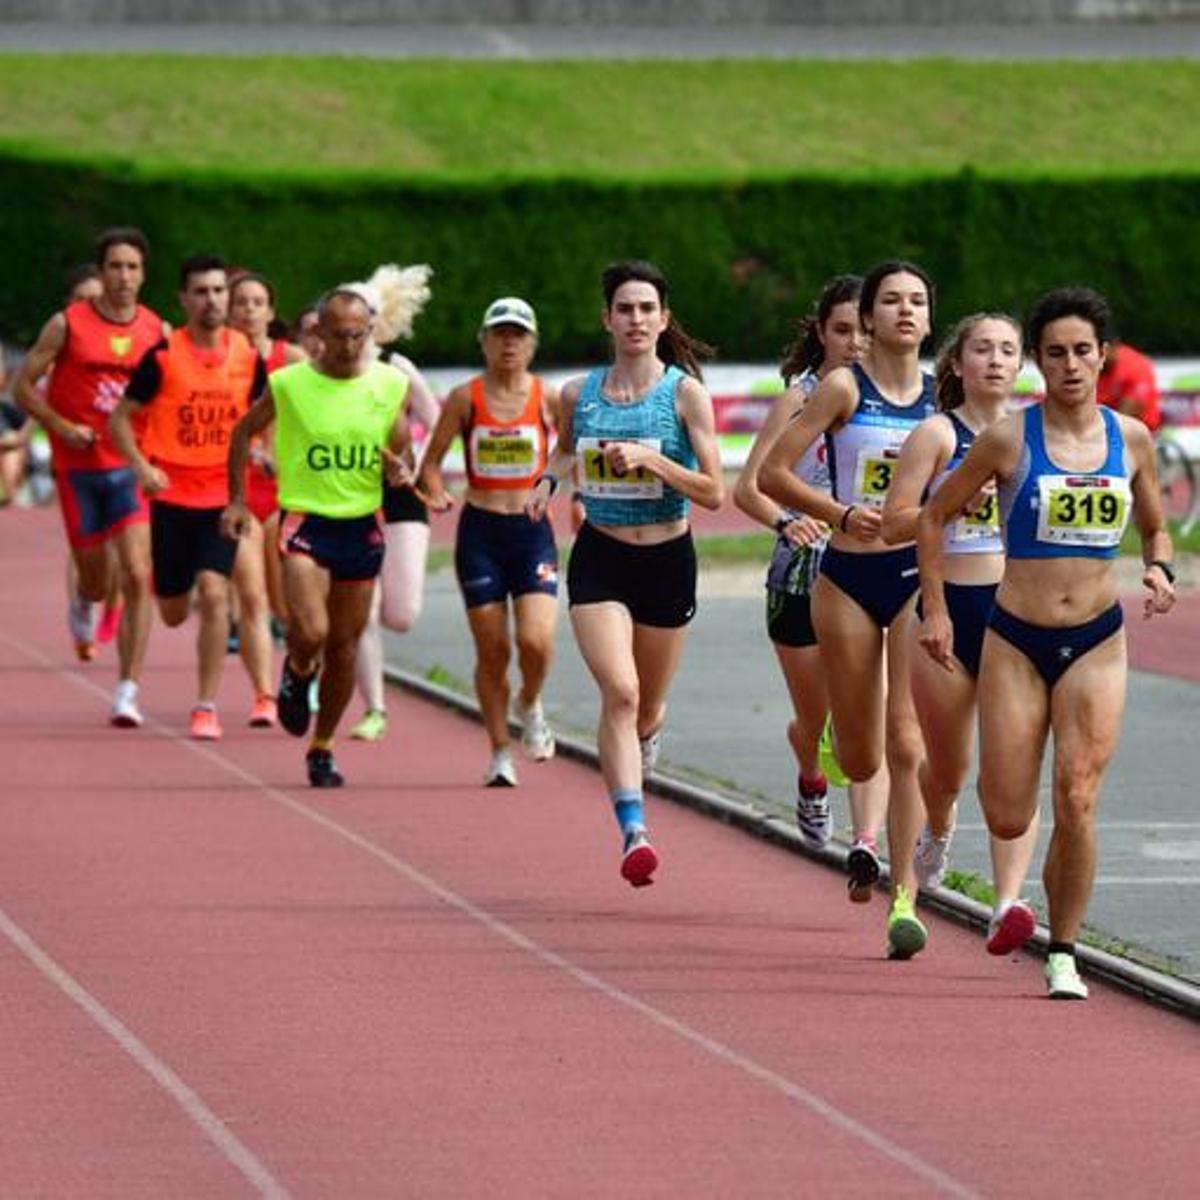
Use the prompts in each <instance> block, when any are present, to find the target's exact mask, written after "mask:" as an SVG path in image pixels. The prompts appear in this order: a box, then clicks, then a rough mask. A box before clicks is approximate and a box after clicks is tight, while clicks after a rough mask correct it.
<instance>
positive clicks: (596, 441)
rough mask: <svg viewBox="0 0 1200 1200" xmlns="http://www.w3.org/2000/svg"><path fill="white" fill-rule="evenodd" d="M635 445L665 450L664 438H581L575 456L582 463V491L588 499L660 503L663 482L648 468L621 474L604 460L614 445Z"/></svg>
mask: <svg viewBox="0 0 1200 1200" xmlns="http://www.w3.org/2000/svg"><path fill="white" fill-rule="evenodd" d="M615 441H620V442H635V443H636V444H637V445H639V446H647V447H649V449H651V450H657V451H661V450H662V439H661V438H577V439H576V441H575V455H576V459H577V461H578V463H579V490H580V491H581V492H582V493H583V494H584V495H585V496H592V497H594V498H599V497H604V498H606V499H620V500H660V499H662V494H663V481H662V480H661V479H659V477H658V476H657V475H654V474H653V473H651V472H650V471H647V470H646V468H645V467H637V468H635V469H634V470H632V471H618V470H617V468H616V467H614V466H613V465H612V463H610V462H609V461H608V459H607V458H605V457H604V447H605V446H606V445H608V444H609V443H610V442H615Z"/></svg>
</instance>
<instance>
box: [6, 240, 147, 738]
mask: <svg viewBox="0 0 1200 1200" xmlns="http://www.w3.org/2000/svg"><path fill="white" fill-rule="evenodd" d="M149 249H150V247H149V243H148V242H147V240H146V235H145V234H144V233H142V232H141V230H139V229H132V228H114V229H108V230H106V231H105V232H104V233H102V234H101V235H100V238H99V240H98V242H97V247H96V262H97V265H98V266H99V268H100V283H101V288H102V291H101V294H100V296H99V297H97V298H96V299H95V300H78V301H76V302H75V303H73V304H68V305H67V307H66V308H65V309H63V310H62V311H61V312H58V313H55V314H54V316H52V317H51V318H50V320H49V321H47V322H46V325H45V327H44V328H43V329H42V332H41V333H40V334H39V336H38V340H37V341H36V342H35V343H34V345H33V347H32V348H31V349H30V351H29V353H28V354H27V355H26V356H25V361H24V362H23V363H22V365H21V371H20V374H19V375H18V376H17V380H16V382H15V384H14V386H13V392H14V394H15V396H16V398H17V400H18V402H19V403H20V405H21V407H22V408H24V409H25V410H26V411H27V412H28V413H29V414H30V415H31V416H32V417H34V418H35V419H36V420H37V421H39V422H40V423H41V424H42V425H43V426H44V427H45V429H46V431H47V433H49V435H50V443H51V447H52V453H53V464H54V478H55V483H56V484H57V491H58V498H59V503H60V504H61V506H62V512H63V520H64V522H65V524H66V528H67V541H68V543H69V544H70V547H71V554H72V556H73V558H74V560H75V566H76V569H77V573H78V578H79V584H78V591H77V593H76V594H75V595H73V596H72V598H71V606H70V614H69V621H68V623H69V625H70V628H71V634H72V636H73V638H74V640H75V650H76V653H77V654H78V655H79V657H80V659H82V660H83V661H85V662H86V661H88V660H90V659H91V658H93V657H94V656H95V652H96V651H95V626H96V617H95V606H96V604H97V603H98V602H99V601H101V600H103V599H104V598H105V597H106V596H107V595H108V594H109V583H110V572H111V570H112V567H111V559H110V555H109V552H108V550H109V546H108V544H109V543H110V542H111V543H113V545H114V546H115V547H116V551H117V563H118V569H119V571H120V582H121V592H122V596H123V599H124V611H123V614H122V618H121V627H120V633H119V635H118V638H117V654H118V658H119V663H120V676H119V679H118V682H117V689H116V693H115V695H114V697H113V707H112V723H113V724H114V725H116V726H119V727H125V728H134V727H136V726H138V725H140V724H141V723H142V714H141V712H140V711H139V709H138V704H137V692H138V679H139V677H140V675H141V669H142V662H143V660H144V658H145V655H146V642H147V640H148V638H149V636H150V614H151V611H152V599H151V593H150V537H149V532H148V529H147V525H146V522H147V519H148V516H149V513H148V510H147V508H146V502H145V499H144V498H143V496H142V493H141V490H140V489H139V488H138V484H137V479H136V477H135V475H134V473H133V471H132V470H131V469H130V467H129V464H128V463H127V462H126V461H125V460H124V458H123V457H122V456H121V454H120V453H119V452H118V450H117V447H116V446H115V445H114V444H113V441H112V439H111V437H110V436H109V431H108V418H109V415H110V414H111V413H112V411H113V408H114V407H115V406H116V403H117V401H118V400H119V399H120V396H121V393H122V392H123V391H124V390H125V385H126V383H128V381H129V377H130V375H131V374H132V373H133V368H134V367H135V366H136V365H137V363H138V361H139V360H140V359H141V357H142V355H143V354H144V353H145V352H146V351H147V350H148V349H149V348H150V347H151V346H152V345H154V343H155V342H157V341H158V340H159V339H160V338H161V337H163V335H164V334H165V333H166V332H167V327H166V326H165V325H164V324H163V321H162V319H161V318H160V317H159V316H157V315H156V314H155V313H153V312H151V311H150V309H148V308H145V307H143V306H142V305H140V304H139V303H138V293H139V292H140V290H141V287H142V283H143V281H144V280H145V277H146V260H147V258H148V256H149ZM48 373H49V375H50V378H49V386H48V387H46V388H45V390H44V392H43V390H42V388H41V387H39V384H40V382H41V381H42V380H43V378H44V377H45V376H46V375H47V374H48Z"/></svg>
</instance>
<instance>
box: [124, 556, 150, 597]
mask: <svg viewBox="0 0 1200 1200" xmlns="http://www.w3.org/2000/svg"><path fill="white" fill-rule="evenodd" d="M152 582H153V581H152V578H151V571H150V564H149V563H148V562H135V563H130V564H129V565H128V566H127V567H123V568H122V569H121V592H122V594H123V595H124V597H125V599H126V601H127V602H134V601H137V600H139V599H140V598H141V597H143V596H149V595H150V589H151V585H152Z"/></svg>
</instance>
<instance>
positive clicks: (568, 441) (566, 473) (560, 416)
mask: <svg viewBox="0 0 1200 1200" xmlns="http://www.w3.org/2000/svg"><path fill="white" fill-rule="evenodd" d="M582 387H583V379H582V378H578V379H570V380H568V381H567V382H566V383H564V384H563V386H562V388H561V390H560V389H557V388H556V389H555V390H554V392H553V398H551V393H550V392H549V391H547V395H546V408H547V410H548V412H549V413H550V415H551V416H552V417H553V420H554V434H555V442H554V449H553V450H552V451H551V452H550V457H549V458H548V459H547V460H546V469H545V471H544V472H543V473H542V475H541V477H540V478H538V479H536V480H535V481H534V484H533V487H532V488H531V489H530V491H529V499H528V500H526V501H525V515H526V516H527V517H528V518H529V519H530V520H531V521H540V520H542V519H543V518H544V517H545V516H546V512H547V510H548V509H549V507H550V497H551V496H553V495H554V493H555V492H556V491H558V489H559V487H560V486H562V484H563V483H565V482H566V481H567V480H568V479H571V480H573V479H574V478H575V428H574V421H575V403H576V401H577V400H578V399H579V392H580V390H581V389H582ZM574 504H575V502H574V501H572V508H573V511H572V525H573V526H574V529H575V531H576V532H577V531H578V528H579V525H581V524H582V523H583V521H582V515H581V514H580V513H576V512H574ZM580 507H582V506H580ZM576 518H578V524H576V523H575V521H576Z"/></svg>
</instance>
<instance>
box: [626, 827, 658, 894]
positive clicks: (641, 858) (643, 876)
mask: <svg viewBox="0 0 1200 1200" xmlns="http://www.w3.org/2000/svg"><path fill="white" fill-rule="evenodd" d="M657 870H658V854H657V853H656V852H655V849H654V847H653V846H652V845H650V838H649V837H648V836H647V834H646V831H645V830H644V829H638V828H634V829H631V830H629V832H628V833H626V834H625V851H624V853H623V854H622V856H621V878H622V879H624V880H625V881H626V883H628V884H629V885H630V887H635V888H640V887H648V886H649V885H650V884H652V883H653V882H654V880H653V879H652V878H651V876H652V875H653V874H654V872H655V871H657Z"/></svg>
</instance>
